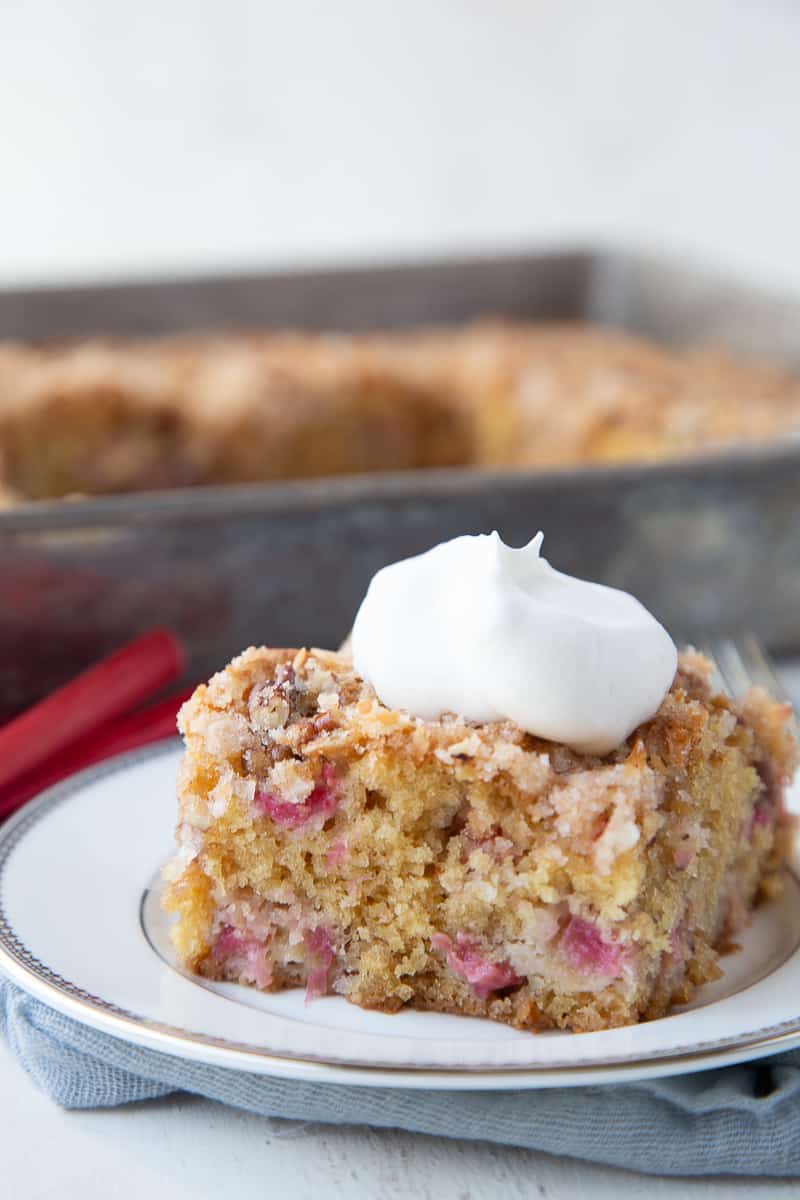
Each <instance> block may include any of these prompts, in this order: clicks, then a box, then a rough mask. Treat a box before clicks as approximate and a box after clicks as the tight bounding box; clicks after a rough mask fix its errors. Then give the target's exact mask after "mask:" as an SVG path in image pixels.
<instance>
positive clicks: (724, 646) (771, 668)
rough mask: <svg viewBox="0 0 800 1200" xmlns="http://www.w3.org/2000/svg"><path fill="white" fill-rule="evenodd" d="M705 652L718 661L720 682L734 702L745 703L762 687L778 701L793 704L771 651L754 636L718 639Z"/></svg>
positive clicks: (740, 635)
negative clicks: (749, 693) (748, 694)
mask: <svg viewBox="0 0 800 1200" xmlns="http://www.w3.org/2000/svg"><path fill="white" fill-rule="evenodd" d="M703 652H704V653H705V654H707V655H708V657H709V658H710V659H711V660H712V661H713V662H714V664H715V666H716V671H717V675H718V676H719V682H720V683H721V685H722V688H723V690H724V691H726V692H728V694H729V695H730V696H732V697H733V699H734V700H741V699H742V697H743V696H744V695H745V694H746V693H747V692H748V691H749V690H750V688H751V687H762V688H764V689H765V691H767V692H769V693H770V695H771V696H774V697H775V699H776V700H782V701H787V702H788V701H789V700H790V697H789V693H788V692H787V690H786V687H785V686H784V684H783V681H782V680H781V678H780V676H779V674H778V672H777V670H776V669H775V665H774V664H773V662H772V660H771V659H770V657H769V655H768V653H767V651H766V650H765V649H764V647H763V646H762V644H761V642H760V641H759V640H758V638H757V637H756V636H755V634H753V633H742V634H737V635H733V636H730V637H721V638H714V639H713V640H712V641H711V642H710V643H709V644H708V646H705V647H703Z"/></svg>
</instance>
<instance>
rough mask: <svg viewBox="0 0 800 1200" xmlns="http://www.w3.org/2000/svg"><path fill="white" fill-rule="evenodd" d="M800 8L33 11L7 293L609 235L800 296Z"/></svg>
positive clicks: (27, 32) (3, 135) (2, 50)
mask: <svg viewBox="0 0 800 1200" xmlns="http://www.w3.org/2000/svg"><path fill="white" fill-rule="evenodd" d="M799 112H800V4H797V3H796V2H795V0H764V2H761V3H749V4H748V3H741V2H739V0H704V2H703V3H697V0H670V3H668V4H665V3H663V2H658V3H656V2H653V0H595V2H594V3H590V2H587V0H584V2H580V0H403V2H402V3H399V2H397V0H394V2H393V0H290V2H284V3H276V2H274V0H138V2H137V3H130V2H126V3H122V2H121V0H103V2H102V3H100V2H98V0H68V2H64V0H25V2H24V3H22V2H19V3H11V2H9V3H7V4H5V5H3V13H2V24H0V284H2V283H3V282H20V281H34V280H36V281H39V280H48V279H53V278H79V277H85V276H87V275H89V276H109V275H111V276H113V275H117V274H120V273H122V274H126V275H130V274H143V273H144V274H147V273H150V272H153V271H155V272H158V273H161V272H164V271H169V270H170V269H172V268H176V269H190V270H196V269H198V268H200V267H213V268H216V267H227V266H231V265H239V266H245V267H254V266H262V265H269V264H273V263H294V262H301V261H309V260H313V261H319V260H321V259H328V260H331V259H333V260H336V259H341V258H345V259H352V258H359V259H361V258H375V257H386V256H389V257H397V256H402V255H403V254H404V253H409V252H416V253H419V252H424V251H429V250H434V251H436V252H453V251H459V250H464V249H470V248H478V247H480V248H487V247H516V246H518V245H520V244H522V243H525V244H532V243H541V242H553V241H559V240H563V239H565V238H566V239H573V240H574V239H586V238H593V237H598V236H600V237H604V238H611V239H612V240H618V241H623V242H627V243H630V242H633V243H636V244H641V245H646V246H649V247H652V248H662V249H667V250H669V251H670V252H671V251H673V250H676V251H678V252H686V253H689V254H693V255H695V256H696V255H700V256H701V257H702V258H704V259H706V260H708V261H709V262H711V263H712V264H722V265H729V266H730V267H732V268H733V269H734V271H735V272H737V273H740V274H743V275H745V276H747V277H750V278H752V279H755V280H763V281H765V282H767V283H773V282H774V283H776V284H778V285H781V284H783V285H787V286H789V287H797V288H798V289H800V253H798V250H797V214H798V212H799V211H800V154H798V113H799Z"/></svg>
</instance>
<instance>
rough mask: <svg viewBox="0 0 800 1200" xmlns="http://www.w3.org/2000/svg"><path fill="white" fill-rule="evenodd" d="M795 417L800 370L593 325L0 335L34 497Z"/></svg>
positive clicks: (491, 461) (776, 426)
mask: <svg viewBox="0 0 800 1200" xmlns="http://www.w3.org/2000/svg"><path fill="white" fill-rule="evenodd" d="M798 430H800V381H798V380H797V378H795V377H794V376H793V375H790V374H788V373H786V372H782V371H778V370H774V369H772V368H768V367H764V366H758V365H754V364H748V363H745V362H742V361H738V360H735V359H732V358H730V357H727V356H725V355H720V354H713V353H680V352H677V351H671V350H667V349H666V348H664V347H660V346H657V345H655V344H654V343H652V342H649V341H647V340H646V339H644V338H639V337H634V336H632V335H628V334H624V333H620V332H617V331H614V330H608V329H602V328H601V327H599V326H598V327H594V326H588V325H586V326H582V325H548V324H544V323H541V324H535V323H534V324H532V323H519V324H514V323H509V322H490V321H486V322H477V323H474V324H469V325H464V326H461V327H456V328H453V329H439V330H430V331H428V332H424V331H422V332H417V333H412V334H395V335H389V334H386V335H382V336H376V335H371V336H365V335H362V336H344V335H338V336H337V335H335V334H303V333H260V334H259V333H252V334H247V335H245V334H242V335H238V336H237V335H207V336H200V335H198V336H194V337H189V336H186V337H172V338H161V339H157V338H154V339H149V340H148V339H138V340H127V341H126V340H122V339H117V340H104V341H87V342H82V343H75V344H55V343H54V344H52V345H50V346H26V345H23V344H20V343H6V344H5V345H3V344H0V487H2V488H3V489H4V491H5V493H6V494H7V495H12V496H15V497H19V498H30V499H41V498H47V497H58V496H64V495H69V494H95V493H102V492H121V491H135V490H142V489H150V488H164V487H183V486H187V485H191V484H209V483H230V482H254V481H264V480H277V479H291V478H300V477H307V476H317V475H336V474H342V473H357V472H364V471H387V470H388V471H395V470H403V469H408V468H425V467H435V466H440V467H447V466H456V465H465V466H493V467H549V466H566V465H578V464H585V463H600V462H617V461H645V460H654V459H663V458H669V457H674V456H676V455H685V454H689V453H693V452H695V451H697V450H700V449H703V448H707V447H714V446H720V445H726V444H730V443H736V442H750V443H752V442H754V441H767V440H770V439H774V438H779V437H784V436H786V435H787V434H790V433H797V432H798Z"/></svg>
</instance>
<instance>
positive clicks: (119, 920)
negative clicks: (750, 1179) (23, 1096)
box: [0, 740, 800, 1089]
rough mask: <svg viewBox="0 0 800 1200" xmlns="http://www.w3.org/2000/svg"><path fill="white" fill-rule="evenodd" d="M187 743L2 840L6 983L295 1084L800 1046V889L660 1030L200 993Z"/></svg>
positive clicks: (55, 801) (218, 988)
mask: <svg viewBox="0 0 800 1200" xmlns="http://www.w3.org/2000/svg"><path fill="white" fill-rule="evenodd" d="M179 749H180V748H179V745H178V743H177V740H170V741H169V742H163V743H161V744H160V745H159V746H157V747H155V748H151V749H149V750H147V751H140V752H136V753H134V754H128V755H124V756H123V757H121V758H119V759H116V760H114V761H112V762H110V763H105V764H103V765H102V766H100V767H96V768H93V769H91V770H89V771H86V772H84V773H83V774H81V775H78V776H74V777H73V778H72V779H70V780H67V781H66V782H65V783H63V784H60V785H58V786H57V787H55V788H53V789H51V790H50V791H49V792H47V793H45V794H44V795H43V796H42V797H41V798H40V799H39V800H37V801H36V802H34V803H33V804H32V805H30V806H28V807H27V808H26V809H24V810H23V811H22V812H21V813H20V814H19V815H18V816H17V817H16V818H15V819H14V820H13V821H11V822H10V823H9V824H8V825H7V826H6V827H5V828H4V829H3V830H2V831H1V832H0V969H2V970H3V971H5V972H6V973H7V974H8V975H10V976H11V977H12V978H13V979H14V980H15V981H16V982H17V983H19V984H21V986H22V987H24V988H26V989H27V990H28V991H29V992H31V993H33V994H34V995H35V996H37V997H39V998H40V999H41V1000H43V1001H45V1002H46V1003H47V1004H49V1005H51V1006H52V1007H53V1008H56V1009H59V1010H60V1011H61V1012H63V1013H66V1014H68V1015H69V1016H72V1017H75V1018H77V1020H79V1021H82V1022H84V1023H85V1024H87V1025H91V1026H94V1027H96V1028H98V1029H102V1030H105V1031H107V1032H108V1033H112V1034H115V1035H116V1036H117V1037H120V1038H124V1039H126V1040H128V1041H131V1042H136V1043H139V1044H141V1045H144V1046H151V1047H153V1048H155V1049H158V1050H162V1051H165V1052H167V1053H170V1054H173V1055H178V1056H180V1057H184V1058H191V1059H199V1060H201V1061H203V1062H208V1063H215V1064H218V1065H221V1066H226V1067H235V1068H240V1069H241V1068H243V1069H246V1070H248V1071H255V1072H262V1073H265V1074H271V1075H281V1076H287V1077H291V1078H296V1079H303V1080H314V1081H325V1082H338V1083H341V1082H346V1083H359V1084H371V1085H379V1084H389V1085H393V1086H402V1087H418V1088H422V1087H439V1088H442V1087H447V1088H473V1089H474V1088H509V1087H514V1088H521V1087H526V1088H527V1087H552V1086H556V1085H559V1086H563V1085H567V1084H577V1083H599V1082H610V1081H614V1080H631V1081H632V1080H634V1079H641V1078H645V1077H649V1076H655V1075H665V1074H677V1073H679V1072H684V1071H694V1070H699V1069H701V1068H705V1067H712V1066H720V1065H722V1064H724V1063H729V1062H737V1061H741V1060H744V1059H747V1058H753V1057H756V1056H758V1055H761V1054H764V1053H767V1052H770V1053H772V1052H775V1051H777V1050H779V1049H788V1048H789V1047H790V1046H794V1045H797V1044H800V884H798V882H797V881H796V879H795V878H794V877H793V876H789V878H788V879H787V887H786V889H785V893H784V896H783V898H782V899H781V900H780V901H777V902H773V903H771V904H770V905H767V906H765V907H762V908H761V909H760V910H759V911H758V912H757V914H756V916H755V920H754V922H753V924H752V926H751V928H750V929H749V930H748V931H747V932H746V933H745V935H744V936H743V938H742V939H741V940H742V950H741V952H740V953H738V954H734V955H730V956H728V957H726V958H725V959H724V960H723V966H724V971H725V973H724V976H723V978H722V979H720V980H718V981H717V982H716V983H714V984H711V985H709V986H707V987H705V988H703V989H702V990H701V991H700V992H699V994H698V995H697V997H696V999H695V1001H694V1002H693V1003H692V1004H691V1005H689V1006H688V1007H687V1008H685V1009H683V1010H680V1011H676V1012H674V1013H673V1014H672V1015H670V1016H669V1017H666V1018H664V1019H663V1020H660V1021H650V1022H646V1023H645V1024H643V1025H637V1026H631V1027H629V1028H626V1029H613V1030H609V1031H607V1032H603V1033H581V1034H569V1033H542V1034H531V1033H522V1032H519V1031H517V1030H513V1029H509V1028H507V1027H505V1026H503V1025H498V1024H494V1023H493V1022H490V1021H483V1020H476V1019H472V1018H466V1017H452V1016H442V1015H438V1014H435V1013H416V1012H412V1011H404V1012H401V1013H398V1014H396V1015H394V1016H389V1015H386V1014H383V1013H376V1012H365V1011H363V1010H361V1009H359V1008H356V1007H354V1006H352V1005H349V1004H347V1003H346V1002H345V1001H344V1000H342V999H340V998H338V997H324V998H323V999H320V1000H316V1001H314V1002H313V1003H312V1004H308V1005H306V1004H305V1003H304V997H303V993H302V992H301V991H298V990H293V991H290V992H284V993H281V994H278V995H265V994H262V993H259V992H256V991H255V990H252V989H249V988H243V987H240V986H238V985H235V984H213V983H208V982H206V981H200V980H198V979H195V978H193V977H191V976H189V975H187V974H185V973H183V972H182V971H181V970H180V969H178V968H177V967H176V966H175V964H174V959H173V957H172V954H171V950H170V944H169V940H168V937H167V922H166V919H165V918H164V916H163V915H162V913H161V910H160V908H159V903H158V870H159V866H160V864H161V863H162V862H163V861H164V860H165V859H166V858H167V857H168V855H169V853H170V847H171V840H172V826H173V821H174V816H175V803H174V792H175V767H176V763H177V758H178V754H179Z"/></svg>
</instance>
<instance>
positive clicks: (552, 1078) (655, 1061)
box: [0, 736, 800, 1090]
mask: <svg viewBox="0 0 800 1200" xmlns="http://www.w3.org/2000/svg"><path fill="white" fill-rule="evenodd" d="M179 745H180V741H179V739H178V738H177V737H174V736H170V737H168V738H164V739H161V740H160V741H158V742H155V743H152V744H150V745H149V746H146V747H141V748H139V749H136V750H130V751H127V752H126V753H124V754H120V755H116V756H114V757H112V758H109V759H106V760H104V761H103V762H100V763H97V764H95V765H93V766H90V767H87V768H85V769H84V770H82V771H79V772H76V773H75V774H73V775H70V776H68V777H67V778H66V779H63V780H61V781H59V782H58V783H56V784H54V785H53V786H51V787H49V788H47V789H46V790H45V791H44V792H42V793H41V794H40V795H39V796H37V797H35V798H34V799H32V800H30V801H29V802H28V803H27V804H25V805H24V807H23V808H22V809H21V810H20V811H19V812H18V813H15V814H14V815H12V816H11V817H10V818H9V820H8V821H7V822H6V823H5V825H4V826H3V827H2V828H0V970H2V971H3V972H5V974H6V975H7V976H8V977H9V978H10V979H11V980H12V981H13V982H15V983H16V984H18V985H19V986H20V987H22V988H23V989H24V990H25V991H26V992H27V993H29V994H30V995H33V996H34V997H35V998H36V999H38V1000H41V1001H42V1002H43V1003H45V1004H47V1005H49V1006H50V1007H51V1008H54V1009H56V1011H58V1012H60V1013H62V1014H63V1015H65V1016H68V1017H71V1018H73V1019H75V1020H77V1021H78V1022H79V1023H81V1024H83V1025H88V1026H90V1027H92V1028H96V1029H100V1030H101V1031H102V1032H105V1033H109V1034H111V1035H112V1036H115V1037H117V1038H119V1039H121V1040H122V1041H124V1042H128V1043H133V1044H135V1045H140V1046H146V1047H148V1048H151V1049H154V1050H157V1051H160V1052H161V1053H166V1054H169V1055H171V1056H173V1057H178V1058H182V1059H191V1060H193V1061H200V1062H205V1063H207V1064H209V1065H213V1066H222V1067H227V1068H229V1069H230V1068H233V1069H238V1070H246V1071H250V1072H253V1073H258V1074H272V1075H275V1076H282V1077H288V1078H294V1079H297V1080H305V1081H308V1082H341V1083H347V1084H353V1085H362V1086H392V1087H398V1086H402V1087H407V1088H408V1087H410V1088H448V1089H451V1090H452V1089H456V1090H463V1089H473V1090H488V1089H502V1088H521V1087H524V1088H537V1087H538V1088H542V1087H559V1086H577V1085H580V1084H587V1083H599V1082H624V1081H626V1080H627V1081H629V1082H634V1081H636V1080H637V1079H643V1078H655V1077H657V1076H663V1075H679V1074H685V1073H689V1072H692V1071H699V1070H708V1069H712V1068H714V1067H719V1066H724V1065H728V1064H730V1063H735V1062H745V1061H748V1060H750V1059H753V1058H757V1057H761V1056H762V1055H764V1054H775V1053H779V1052H780V1051H781V1050H786V1049H790V1048H791V1047H792V1046H795V1045H797V1044H800V1011H798V1014H797V1016H796V1017H793V1018H791V1019H790V1020H787V1021H784V1022H781V1023H779V1024H777V1025H771V1026H765V1027H762V1028H759V1029H755V1030H747V1031H746V1032H744V1033H741V1034H731V1035H729V1036H727V1037H726V1038H718V1039H713V1040H711V1041H709V1040H705V1041H703V1042H697V1043H691V1044H690V1045H686V1046H679V1047H676V1048H674V1050H672V1051H670V1050H667V1051H665V1052H663V1053H660V1052H656V1053H653V1054H649V1055H646V1056H642V1055H641V1054H639V1055H637V1054H630V1055H616V1056H614V1057H612V1058H606V1059H601V1060H598V1061H595V1062H591V1063H582V1064H581V1063H576V1064H569V1063H567V1064H562V1065H558V1064H548V1065H545V1066H540V1067H536V1066H530V1065H525V1066H511V1067H503V1068H498V1067H494V1066H487V1067H485V1068H481V1067H476V1066H469V1067H462V1068H459V1067H438V1066H437V1067H430V1066H428V1067H425V1066H422V1067H414V1066H407V1065H403V1066H390V1065H380V1066H370V1065H369V1064H363V1063H342V1062H336V1061H335V1060H331V1059H326V1058H324V1056H319V1057H313V1056H309V1055H300V1054H290V1053H286V1052H282V1053H275V1052H272V1051H269V1050H267V1049H262V1048H260V1047H258V1046H254V1045H253V1044H252V1043H238V1042H233V1041H230V1040H228V1039H224V1038H215V1037H212V1036H211V1035H207V1034H203V1033H200V1032H198V1031H193V1030H187V1029H182V1028H180V1027H176V1026H172V1025H168V1024H161V1023H159V1022H154V1021H151V1020H149V1019H147V1018H143V1017H141V1016H139V1015H137V1014H136V1013H132V1012H129V1011H128V1010H126V1009H124V1008H121V1007H120V1006H119V1005H116V1004H114V1003H113V1002H112V1001H109V1000H105V999H103V998H102V997H100V996H95V995H93V994H92V993H89V992H87V991H86V990H85V989H83V988H81V987H80V985H79V984H77V983H75V982H73V981H72V980H68V979H64V978H63V977H62V976H60V975H59V974H58V973H57V972H55V971H53V970H52V969H51V968H50V967H48V966H47V964H46V963H43V962H41V961H40V960H39V959H38V958H37V957H36V956H35V955H34V954H33V953H32V952H31V951H30V950H29V949H28V948H27V947H26V946H24V945H23V943H22V942H21V941H20V939H19V937H17V935H16V934H15V932H14V929H13V928H12V926H11V924H10V921H9V919H8V916H7V914H6V910H5V905H4V887H3V885H4V868H5V865H6V863H7V862H8V860H9V858H10V857H11V855H12V854H13V852H14V848H15V846H16V845H17V844H18V843H19V842H20V841H21V839H22V838H23V837H24V836H25V834H26V833H27V832H28V831H29V830H30V829H31V828H33V826H34V825H36V824H38V823H39V822H40V821H41V820H43V819H46V817H47V815H48V814H49V813H50V812H51V811H53V810H54V809H55V808H57V807H58V806H60V805H61V804H63V803H65V802H67V801H69V800H70V798H71V797H73V796H75V795H77V794H79V793H80V791H81V790H82V788H83V787H85V786H86V785H88V784H91V783H94V782H96V781H98V780H100V779H103V778H104V777H106V776H109V775H113V774H115V773H117V772H119V771H122V770H124V769H125V768H127V767H129V766H133V765H135V764H137V763H140V762H145V761H148V760H150V759H155V758H158V757H161V756H162V755H166V753H167V752H168V751H174V750H176V749H177V748H178V746H179ZM786 869H787V871H788V872H789V873H790V874H791V875H792V876H793V878H794V879H795V882H797V883H798V884H800V879H798V877H797V875H796V874H795V873H794V872H793V871H792V870H791V868H790V867H788V865H787V867H786ZM148 890H149V881H143V885H142V898H143V899H144V897H145V896H146V895H147V892H148ZM794 953H800V950H795V952H794ZM787 961H788V960H787Z"/></svg>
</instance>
